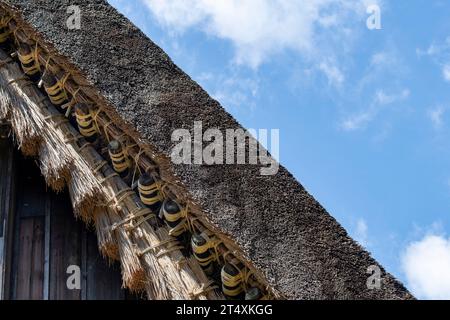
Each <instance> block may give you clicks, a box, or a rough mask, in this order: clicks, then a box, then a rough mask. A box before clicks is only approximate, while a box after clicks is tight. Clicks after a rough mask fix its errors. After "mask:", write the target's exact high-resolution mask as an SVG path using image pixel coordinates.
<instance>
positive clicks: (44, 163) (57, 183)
mask: <svg viewBox="0 0 450 320" xmlns="http://www.w3.org/2000/svg"><path fill="white" fill-rule="evenodd" d="M51 138H52V136H48V137H47V138H46V139H43V141H42V144H41V148H40V150H39V161H40V165H39V166H40V169H41V173H42V175H43V176H44V178H45V181H46V183H47V185H48V186H50V187H51V188H52V189H53V190H54V191H55V192H61V191H62V190H63V189H64V187H65V185H66V181H69V179H70V168H72V160H73V159H72V158H69V156H68V154H67V153H65V152H61V150H60V149H61V146H60V144H58V143H57V142H56V141H55V140H54V139H51Z"/></svg>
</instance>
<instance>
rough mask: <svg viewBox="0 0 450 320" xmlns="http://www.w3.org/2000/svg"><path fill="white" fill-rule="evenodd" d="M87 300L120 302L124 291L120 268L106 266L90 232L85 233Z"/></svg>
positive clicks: (95, 240)
mask: <svg viewBox="0 0 450 320" xmlns="http://www.w3.org/2000/svg"><path fill="white" fill-rule="evenodd" d="M86 242H87V282H86V283H87V299H88V300H105V299H107V300H122V299H125V290H122V289H121V284H122V279H121V276H120V266H119V265H118V264H117V263H115V264H113V265H110V266H108V264H107V262H106V260H105V259H103V258H102V257H101V256H100V254H99V252H98V247H97V239H96V237H95V234H94V233H92V232H88V233H87V241H86Z"/></svg>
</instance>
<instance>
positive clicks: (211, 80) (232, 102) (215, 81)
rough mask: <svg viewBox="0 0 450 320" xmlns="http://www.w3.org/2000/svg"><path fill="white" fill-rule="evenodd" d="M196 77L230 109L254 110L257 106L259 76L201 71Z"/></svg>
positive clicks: (213, 95) (214, 96)
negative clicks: (224, 74) (216, 73)
mask: <svg viewBox="0 0 450 320" xmlns="http://www.w3.org/2000/svg"><path fill="white" fill-rule="evenodd" d="M194 78H195V80H196V81H198V82H199V83H200V84H201V85H202V86H203V87H205V88H206V89H207V90H208V91H209V92H211V96H212V97H213V98H214V99H216V100H218V101H220V103H221V104H222V105H223V106H224V107H225V108H228V110H229V111H232V110H233V111H241V110H243V109H244V110H245V109H249V110H251V111H253V110H254V109H255V108H256V103H255V99H256V97H257V95H258V92H259V79H258V77H245V76H243V75H241V74H240V73H238V72H233V73H232V74H230V75H227V76H223V75H215V74H212V73H201V74H200V75H198V76H195V77H194Z"/></svg>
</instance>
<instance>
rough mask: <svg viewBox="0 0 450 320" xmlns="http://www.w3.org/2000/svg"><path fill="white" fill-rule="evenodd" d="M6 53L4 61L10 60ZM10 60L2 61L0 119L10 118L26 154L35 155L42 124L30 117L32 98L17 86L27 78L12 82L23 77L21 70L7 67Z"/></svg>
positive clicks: (2, 58)
mask: <svg viewBox="0 0 450 320" xmlns="http://www.w3.org/2000/svg"><path fill="white" fill-rule="evenodd" d="M9 59H10V58H9V57H8V56H7V55H6V54H4V55H2V57H1V60H2V61H10V60H9ZM8 64H10V62H3V63H1V62H0V67H1V68H2V69H3V70H2V72H3V74H4V76H3V77H0V119H3V120H9V121H10V123H11V126H12V129H13V133H14V139H15V141H16V143H17V145H18V146H19V147H20V148H21V150H22V152H23V154H24V155H25V156H35V155H37V153H38V150H39V146H40V142H41V141H42V140H41V135H40V126H39V124H37V123H36V122H35V121H33V119H31V117H30V112H29V109H28V104H29V103H30V100H29V98H28V96H27V95H26V94H24V93H23V92H22V91H21V90H19V91H17V90H16V89H17V87H19V86H20V83H21V82H24V81H25V80H23V79H22V80H18V81H15V82H11V80H13V79H21V78H23V75H22V73H21V72H20V70H17V71H18V72H14V71H13V72H11V71H10V69H9V68H5V66H6V65H8Z"/></svg>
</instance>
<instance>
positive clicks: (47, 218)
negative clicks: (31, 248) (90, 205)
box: [43, 193, 52, 300]
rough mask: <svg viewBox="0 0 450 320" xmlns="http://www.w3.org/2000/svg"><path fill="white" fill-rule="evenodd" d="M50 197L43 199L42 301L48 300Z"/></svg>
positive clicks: (47, 195)
mask: <svg viewBox="0 0 450 320" xmlns="http://www.w3.org/2000/svg"><path fill="white" fill-rule="evenodd" d="M51 201H52V200H51V196H50V195H49V194H48V193H47V194H46V197H45V227H44V284H43V299H44V300H49V299H50V232H51V211H52V208H51Z"/></svg>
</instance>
